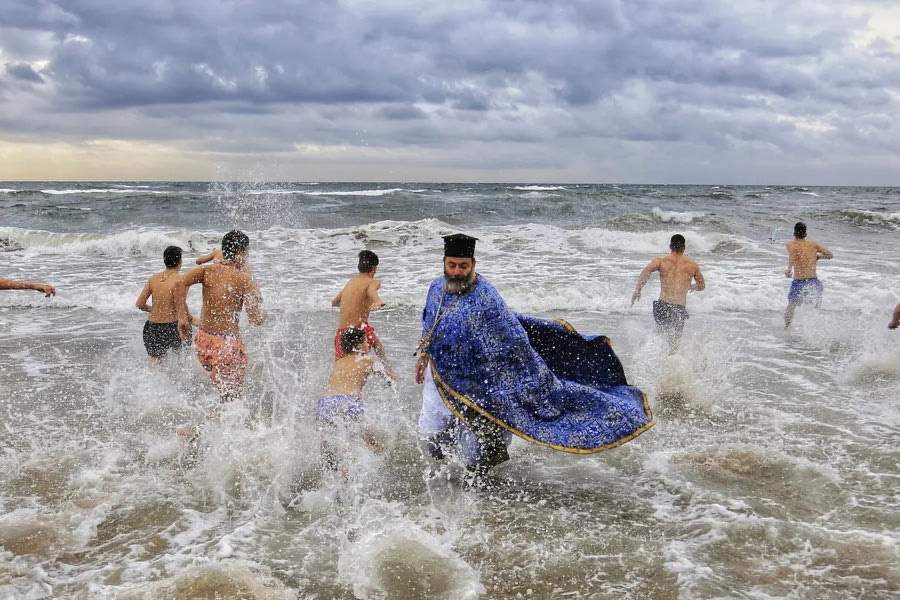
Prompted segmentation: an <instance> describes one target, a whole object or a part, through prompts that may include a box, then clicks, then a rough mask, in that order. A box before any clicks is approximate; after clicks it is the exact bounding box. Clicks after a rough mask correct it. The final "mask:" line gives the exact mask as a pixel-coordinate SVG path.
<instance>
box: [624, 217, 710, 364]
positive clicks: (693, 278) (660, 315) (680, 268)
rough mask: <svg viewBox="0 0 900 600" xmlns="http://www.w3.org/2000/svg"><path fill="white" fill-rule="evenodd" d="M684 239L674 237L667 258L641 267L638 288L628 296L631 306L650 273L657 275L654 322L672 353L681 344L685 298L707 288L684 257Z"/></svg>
mask: <svg viewBox="0 0 900 600" xmlns="http://www.w3.org/2000/svg"><path fill="white" fill-rule="evenodd" d="M684 249H685V239H684V236H683V235H681V234H678V233H676V234H675V235H673V236H672V239H671V240H669V250H670V251H671V253H670V254H669V255H668V256H661V257H659V258H654V259H653V260H652V261H651V262H650V264H649V265H647V266H646V267H644V270H643V271H641V275H640V277H638V282H637V287H636V288H635V289H634V294H632V296H631V304H632V305H633V304H634V303H635V302H636V301H637V300H640V298H641V289H642V288H643V287H644V284H646V283H647V281H648V280H649V279H650V275H651V273H653V272H654V271H659V300H654V301H653V319H654V320H655V321H656V326H657V327H658V328H659V330H660V331H662V332H663V333H664V334H665V336H666V339H667V340H668V342H669V349H670V350H671V351H672V352H674V351H675V349H676V348H678V344H679V342H680V341H681V332H682V330H683V329H684V321H685V320H686V319H687V318H688V313H687V307H686V306H685V305H686V304H687V294H688V292H694V291H696V292H699V291H702V290H703V289H704V288H705V287H706V281H705V280H704V279H703V274H702V273H701V272H700V267H699V266H697V263H696V262H694V261H693V260H691V259H690V258H688V257H686V256H685V255H684Z"/></svg>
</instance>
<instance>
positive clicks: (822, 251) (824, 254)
mask: <svg viewBox="0 0 900 600" xmlns="http://www.w3.org/2000/svg"><path fill="white" fill-rule="evenodd" d="M820 258H824V259H832V258H834V254H832V253H831V250H829V249H828V248H826V247H825V246H823V245H821V244H816V260H818V259H820Z"/></svg>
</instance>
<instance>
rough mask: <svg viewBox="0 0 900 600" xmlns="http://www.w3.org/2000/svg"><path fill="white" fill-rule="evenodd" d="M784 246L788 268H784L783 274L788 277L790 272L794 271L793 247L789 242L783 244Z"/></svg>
mask: <svg viewBox="0 0 900 600" xmlns="http://www.w3.org/2000/svg"><path fill="white" fill-rule="evenodd" d="M784 247H785V248H787V251H788V268H787V269H785V271H784V276H785V277H790V276H791V273H793V271H794V249H793V247H792V246H791V242H788V243H787V244H785V245H784Z"/></svg>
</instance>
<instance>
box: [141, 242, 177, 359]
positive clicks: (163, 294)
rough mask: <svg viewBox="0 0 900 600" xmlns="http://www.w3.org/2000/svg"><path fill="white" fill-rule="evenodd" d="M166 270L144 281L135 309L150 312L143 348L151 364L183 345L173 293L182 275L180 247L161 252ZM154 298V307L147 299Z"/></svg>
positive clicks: (145, 327)
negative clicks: (179, 333)
mask: <svg viewBox="0 0 900 600" xmlns="http://www.w3.org/2000/svg"><path fill="white" fill-rule="evenodd" d="M163 264H164V265H165V267H166V270H165V271H160V272H159V273H156V274H155V275H152V276H151V277H150V279H148V280H147V284H146V285H145V286H144V289H143V290H141V295H140V296H138V299H137V302H135V306H137V307H138V308H139V309H140V310H142V311H144V312H148V313H150V315H149V316H148V317H147V321H146V322H145V323H144V348H146V349H147V355H148V356H150V364H151V365H155V364H157V363H159V359H160V358H162V357H163V356H165V354H166V353H167V352H168V351H169V350H181V349H182V348H184V347H185V345H186V344H185V342H184V341H183V340H182V339H181V337H180V336H179V335H178V310H177V309H176V307H175V296H174V294H173V293H172V292H173V290H174V289H175V284H176V283H177V282H178V278H179V276H180V274H181V248H179V247H178V246H169V247H168V248H166V249H165V250H164V251H163ZM151 296H152V297H153V305H152V306H151V305H149V304H147V300H149V299H150V297H151Z"/></svg>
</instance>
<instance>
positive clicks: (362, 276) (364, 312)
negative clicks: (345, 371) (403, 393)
mask: <svg viewBox="0 0 900 600" xmlns="http://www.w3.org/2000/svg"><path fill="white" fill-rule="evenodd" d="M357 269H358V270H359V274H358V275H357V276H356V277H353V278H352V279H350V281H348V282H347V284H346V285H345V286H344V289H342V290H341V291H340V293H338V295H337V296H335V297H334V300H332V301H331V305H332V306H336V307H340V309H341V316H340V319H339V320H338V329H337V333H336V334H335V336H334V359H335V360H338V359H340V358H341V357H342V356H343V355H344V353H343V350H342V349H341V343H340V340H341V334H342V333H343V332H344V331H347V329H349V328H351V327H355V328H358V329H362V330H363V331H365V332H366V337H367V338H368V340H369V345H370V346H371V347H372V349H373V350H375V354H376V355H377V356H378V358H380V359H381V362H382V363H383V364H384V368H385V371H387V374H388V375H389V376H390V377H391V378H392V379H396V378H397V374H396V372H395V371H394V369H393V368H392V367H391V363H390V361H389V360H388V357H387V350H385V348H384V344H382V343H381V340H379V339H378V336H376V335H375V329H374V328H373V327H372V326H371V325H369V312H370V311H372V310H378V309H381V308H384V301H383V300H382V299H381V297H380V296H379V295H378V290H380V289H381V281H379V280H378V279H375V274H376V273H378V255H376V254H375V253H374V252H372V251H371V250H362V251H360V253H359V263H358V264H357Z"/></svg>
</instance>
